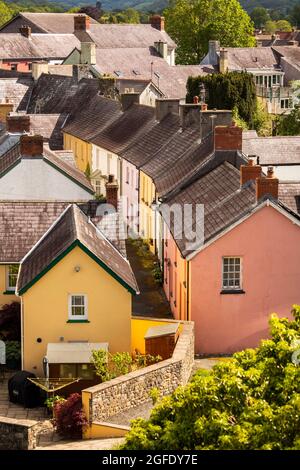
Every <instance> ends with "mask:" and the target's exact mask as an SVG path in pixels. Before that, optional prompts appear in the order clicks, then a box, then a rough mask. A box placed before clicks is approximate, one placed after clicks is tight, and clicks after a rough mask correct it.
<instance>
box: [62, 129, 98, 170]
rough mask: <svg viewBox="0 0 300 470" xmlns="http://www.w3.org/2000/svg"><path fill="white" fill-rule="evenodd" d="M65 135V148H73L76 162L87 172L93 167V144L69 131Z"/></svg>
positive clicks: (79, 167) (80, 168) (78, 166)
mask: <svg viewBox="0 0 300 470" xmlns="http://www.w3.org/2000/svg"><path fill="white" fill-rule="evenodd" d="M63 135H64V150H72V151H73V153H74V155H75V163H76V166H77V168H78V169H79V170H81V171H84V172H86V171H87V169H88V167H89V168H92V145H91V144H90V143H89V142H87V141H85V140H83V139H80V138H79V137H75V136H74V135H72V134H68V133H67V132H64V133H63Z"/></svg>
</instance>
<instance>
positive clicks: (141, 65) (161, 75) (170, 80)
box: [93, 46, 214, 98]
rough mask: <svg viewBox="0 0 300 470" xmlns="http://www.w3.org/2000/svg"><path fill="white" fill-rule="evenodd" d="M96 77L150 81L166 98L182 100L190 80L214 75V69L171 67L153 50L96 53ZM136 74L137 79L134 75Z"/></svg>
mask: <svg viewBox="0 0 300 470" xmlns="http://www.w3.org/2000/svg"><path fill="white" fill-rule="evenodd" d="M96 61H97V65H96V66H93V68H95V70H97V72H98V73H101V74H104V73H106V74H111V75H112V76H113V77H120V78H126V79H134V78H139V79H143V80H152V82H153V84H154V85H155V86H157V87H158V88H159V90H161V92H162V93H163V94H164V96H165V97H167V98H185V96H186V82H187V79H188V77H189V76H199V75H207V74H209V73H214V69H213V67H210V66H202V65H176V66H170V65H169V64H168V63H167V62H166V61H165V60H164V59H163V58H162V57H161V56H160V55H159V54H158V52H157V51H156V50H155V49H154V47H152V46H151V47H146V48H145V47H144V48H142V47H136V48H132V47H131V48H118V49H114V48H108V49H100V48H98V49H96ZM136 73H138V75H137V74H136Z"/></svg>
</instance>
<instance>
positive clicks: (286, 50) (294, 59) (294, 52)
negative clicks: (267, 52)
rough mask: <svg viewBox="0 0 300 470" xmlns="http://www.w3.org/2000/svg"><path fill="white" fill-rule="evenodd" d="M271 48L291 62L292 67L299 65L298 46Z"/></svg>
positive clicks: (299, 51) (299, 48) (299, 49)
mask: <svg viewBox="0 0 300 470" xmlns="http://www.w3.org/2000/svg"><path fill="white" fill-rule="evenodd" d="M272 49H273V50H274V51H275V52H276V53H277V54H279V56H281V57H284V58H285V59H287V60H288V61H289V62H291V64H292V65H293V66H294V67H300V47H294V46H273V47H272Z"/></svg>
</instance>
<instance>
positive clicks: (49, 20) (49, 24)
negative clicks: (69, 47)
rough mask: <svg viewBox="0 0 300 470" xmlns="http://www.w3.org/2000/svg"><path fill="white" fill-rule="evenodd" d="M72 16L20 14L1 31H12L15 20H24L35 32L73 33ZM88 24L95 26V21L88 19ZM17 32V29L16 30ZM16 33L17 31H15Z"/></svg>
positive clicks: (60, 14)
mask: <svg viewBox="0 0 300 470" xmlns="http://www.w3.org/2000/svg"><path fill="white" fill-rule="evenodd" d="M74 16H77V14H76V13H74V14H73V13H30V12H20V13H19V15H18V16H17V17H15V18H13V20H12V21H10V25H9V26H10V27H9V28H7V25H3V26H2V29H4V30H8V29H10V31H13V30H14V22H15V23H17V22H16V20H19V18H20V19H21V20H24V19H25V20H26V21H25V22H24V21H23V22H24V23H26V24H30V23H31V24H32V25H35V26H36V28H37V30H39V31H41V32H44V33H73V31H74ZM90 23H92V24H96V23H97V21H96V20H94V19H93V18H90ZM16 30H17V28H16ZM16 32H17V31H16Z"/></svg>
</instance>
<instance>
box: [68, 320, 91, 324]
mask: <svg viewBox="0 0 300 470" xmlns="http://www.w3.org/2000/svg"><path fill="white" fill-rule="evenodd" d="M67 323H90V321H89V320H68V321H67Z"/></svg>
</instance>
